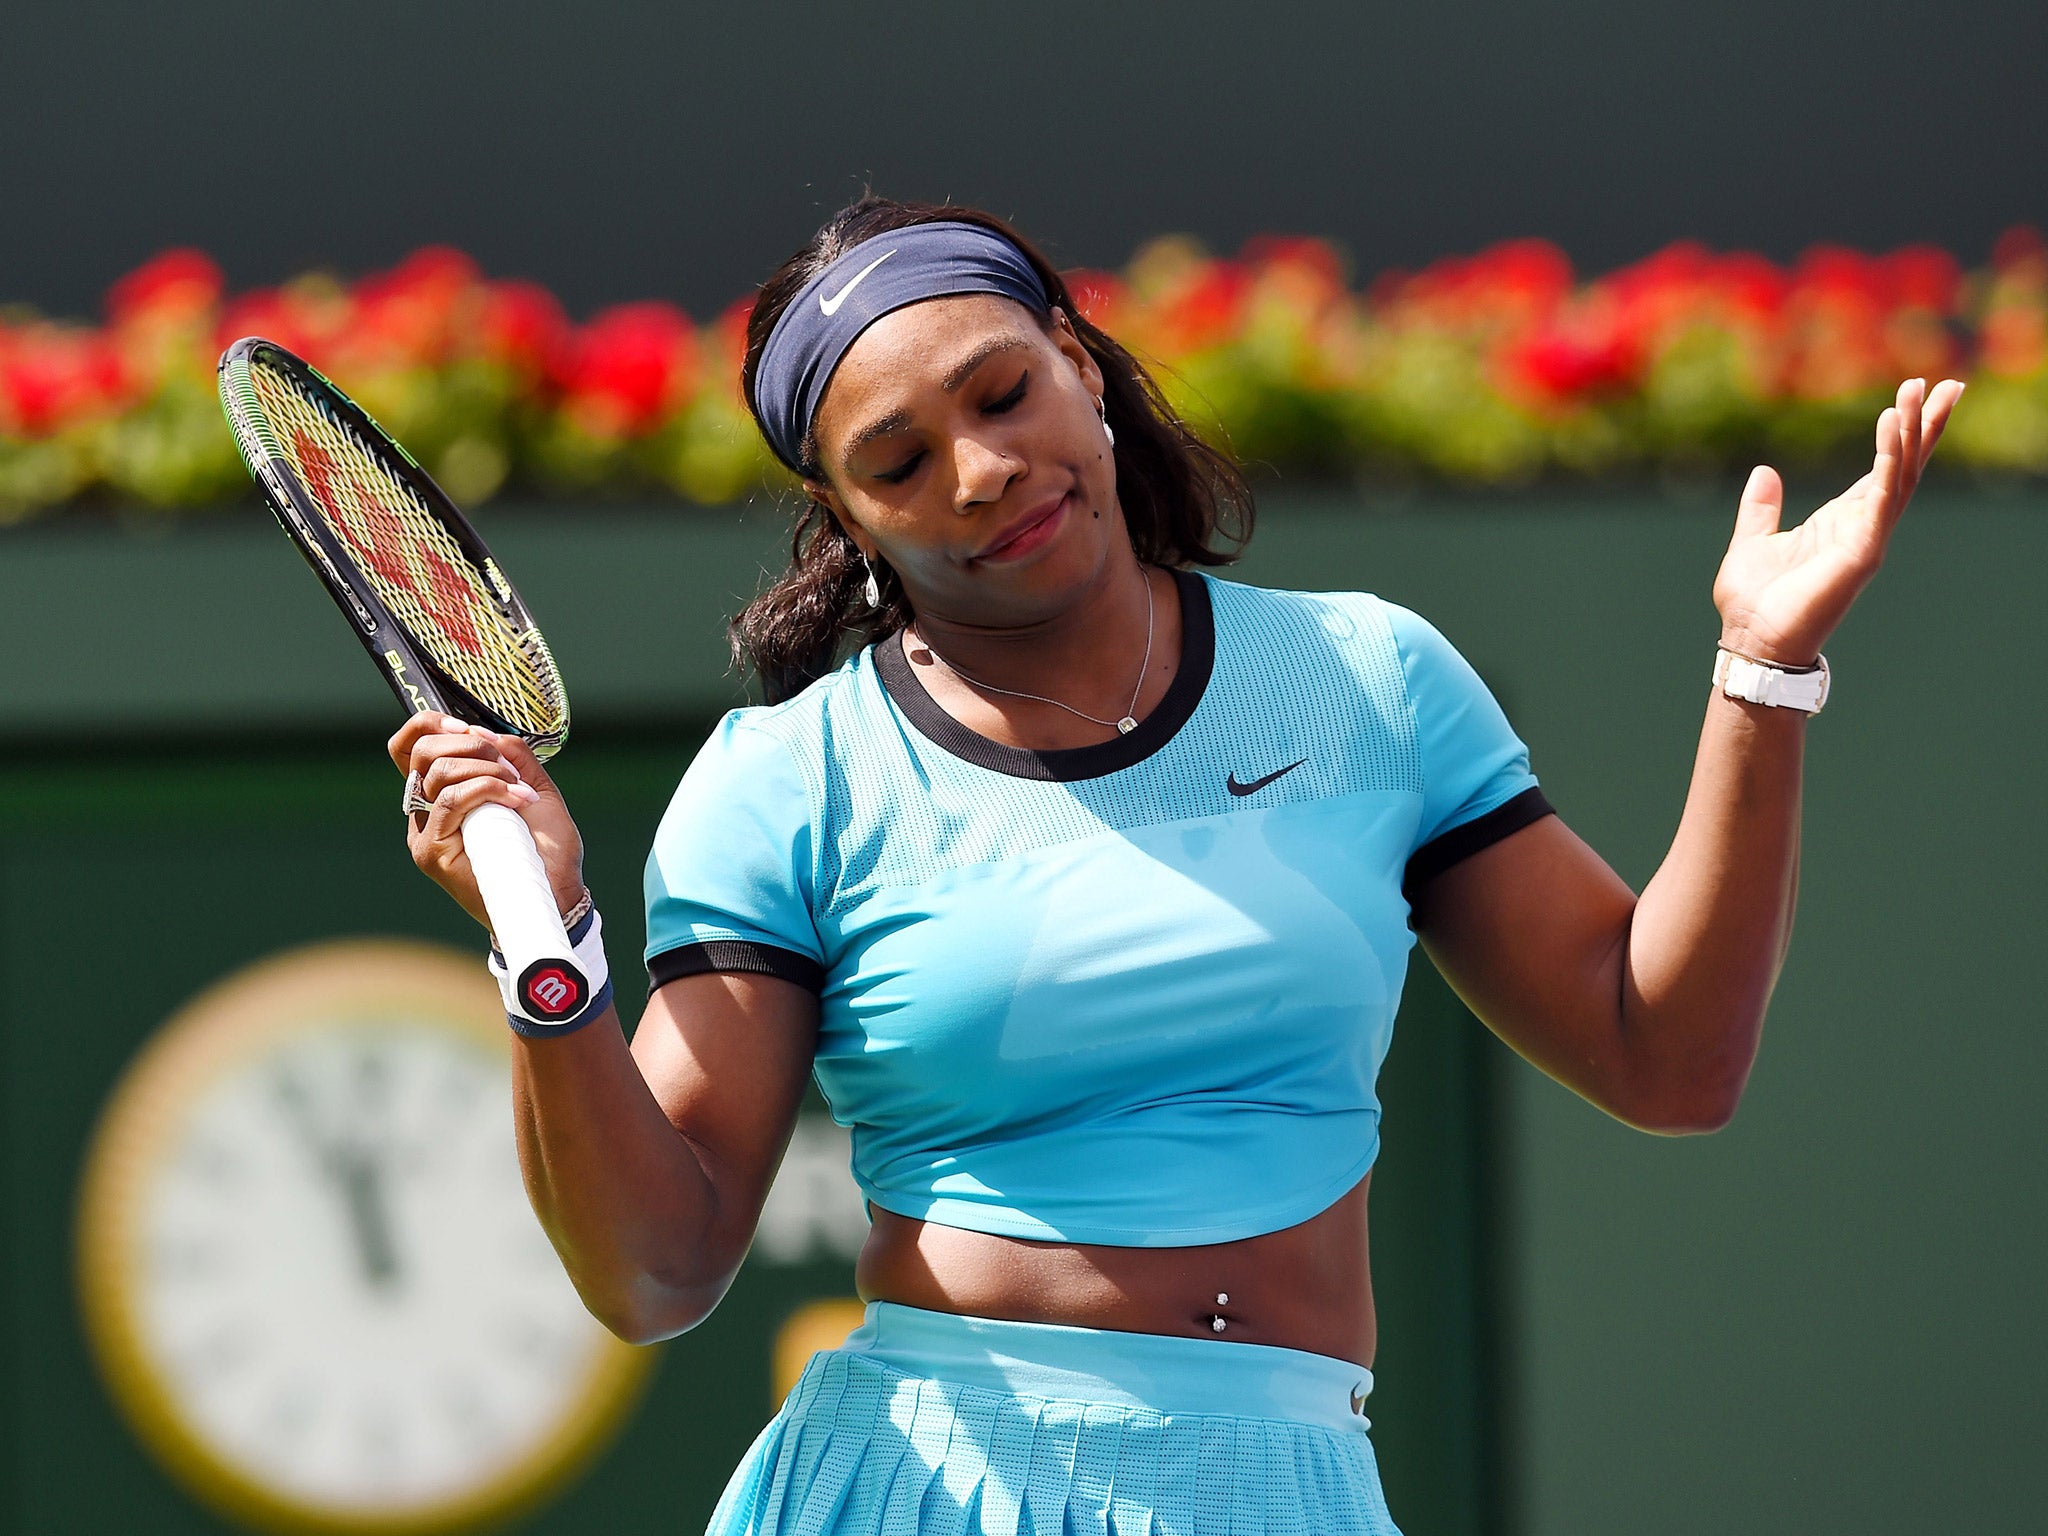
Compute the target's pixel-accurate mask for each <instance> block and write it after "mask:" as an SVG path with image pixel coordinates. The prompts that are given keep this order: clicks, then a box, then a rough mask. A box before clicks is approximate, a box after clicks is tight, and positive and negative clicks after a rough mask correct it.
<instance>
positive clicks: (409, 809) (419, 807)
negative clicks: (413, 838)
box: [405, 768, 434, 818]
mask: <svg viewBox="0 0 2048 1536" xmlns="http://www.w3.org/2000/svg"><path fill="white" fill-rule="evenodd" d="M433 809H434V802H433V801H431V800H429V799H428V798H427V797H426V796H425V795H423V794H421V793H420V773H419V770H418V769H417V768H415V769H414V770H413V771H412V772H411V773H408V774H407V775H406V776H405V814H406V816H407V817H408V818H410V817H411V816H412V814H413V813H414V812H415V811H427V812H431V811H432V810H433Z"/></svg>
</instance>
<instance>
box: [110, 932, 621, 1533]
mask: <svg viewBox="0 0 2048 1536" xmlns="http://www.w3.org/2000/svg"><path fill="white" fill-rule="evenodd" d="M81 1232H82V1240H83V1252H82V1255H81V1258H82V1276H81V1279H82V1283H83V1287H84V1294H85V1299H86V1309H87V1317H88V1321H89V1322H90V1323H91V1325H92V1332H93V1335H94V1340H95V1344H96V1345H97V1346H98V1351H99V1354H100V1357H101V1360H102V1362H103V1364H104V1365H105V1366H106V1368H107V1374H108V1377H109V1381H110V1384H111V1385H112V1386H113V1388H114V1390H115V1395H116V1397H117V1398H118V1399H119V1400H120V1401H121V1402H122V1404H123V1406H124V1407H126V1408H127V1409H128V1410H129V1413H130V1417H131V1419H132V1420H133V1421H134V1422H135V1423H136V1425H137V1427H138V1429H140V1430H141V1431H142V1433H143V1435H144V1438H145V1439H146V1440H147V1441H148V1442H149V1443H150V1444H151V1445H152V1446H153V1447H154V1448H155V1449H156V1450H157V1451H158V1452H159V1454H160V1455H162V1456H163V1457H164V1458H165V1460H166V1461H167V1462H168V1463H169V1464H170V1465H171V1467H172V1468H173V1470H175V1471H177V1472H179V1473H181V1474H182V1475H184V1476H185V1478H186V1479H187V1481H188V1482H190V1483H192V1485H193V1486H194V1487H195V1489H196V1490H197V1491H199V1492H200V1493H202V1494H203V1495H206V1496H209V1497H211V1498H212V1500H213V1501H214V1502H216V1503H223V1504H226V1505H229V1506H232V1507H236V1508H237V1509H238V1510H239V1511H240V1512H241V1513H243V1514H245V1515H249V1514H254V1515H256V1516H257V1517H258V1518H266V1517H267V1519H268V1522H269V1523H271V1524H273V1525H278V1526H283V1527H293V1526H296V1527H298V1528H300V1529H304V1528H307V1527H308V1526H312V1527H317V1528H326V1529H336V1530H401V1529H402V1530H422V1531H424V1530H432V1529H442V1528H448V1527H451V1526H454V1525H459V1524H463V1523H467V1522H468V1521H470V1520H473V1519H475V1518H478V1517H480V1516H482V1515H484V1514H486V1513H493V1512H497V1511H500V1510H502V1509H504V1508H507V1507H509V1506H511V1505H514V1504H517V1503H519V1502H521V1501H522V1500H523V1499H525V1498H530V1497H531V1496H532V1495H533V1494H534V1493H535V1492H537V1491H539V1490H540V1489H541V1488H543V1487H544V1486H546V1485H547V1484H549V1483H550V1482H552V1481H554V1480H555V1479H556V1478H557V1477H559V1476H560V1475H561V1474H562V1473H563V1472H565V1471H566V1470H568V1468H569V1467H570V1466H571V1465H572V1464H573V1463H574V1462H575V1461H577V1460H580V1459H581V1456H582V1454H583V1453H585V1452H587V1451H588V1450H589V1449H591V1448H592V1446H593V1443H594V1442H595V1440H596V1439H598V1438H600V1437H601V1435H602V1432H603V1431H604V1430H605V1429H607V1428H609V1427H610V1425H611V1424H612V1423H614V1422H615V1421H616V1419H617V1418H618V1416H619V1413H620V1412H621V1410H622V1409H623V1408H624V1407H625V1406H626V1405H627V1404H628V1403H629V1402H630V1400H631V1398H632V1396H633V1395H634V1389H635V1387H636V1386H637V1383H638V1379H639V1377H640V1375H641V1368H642V1364H643V1362H644V1360H645V1359H646V1352H645V1351H637V1350H632V1349H629V1348H628V1347H627V1346H625V1345H623V1344H620V1343H619V1342H618V1341H617V1340H615V1339H614V1338H613V1337H612V1336H611V1335H610V1334H608V1333H607V1332H605V1331H604V1329H603V1328H601V1327H600V1326H599V1325H598V1324H597V1323H596V1322H595V1321H593V1320H592V1319H591V1317H590V1315H589V1313H588V1312H587V1311H585V1309H584V1307H583V1305H582V1303H581V1301H580V1300H578V1298H577V1296H576V1293H575V1291H574V1289H573V1288H572V1287H571V1286H570V1284H569V1281H568V1278H567V1277H566V1275H565V1274H564V1273H563V1270H562V1266H561V1263H560V1260H559V1259H557V1257H556V1256H555V1253H554V1251H553V1249H552V1248H551V1247H550V1246H549V1244H548V1241H547V1238H546V1236H545V1235H544V1234H543V1233H542V1231H541V1229H540V1225H539V1223H538V1221H537V1220H536V1219H535V1217H534V1215H533V1212H532V1210H531V1209H530V1208H529V1206H528V1204H527V1200H526V1194H525V1190H524V1188H523V1187H522V1185H521V1182H520V1177H519V1164H518V1158H517V1154H516V1151H515V1148H514V1144H513V1133H512V1117H511V1110H510V1054H509V1049H508V1046H507V1043H506V1030H505V1026H504V1021H503V1017H502V1014H501V1012H500V1010H499V1006H498V999H497V994H496V989H495V988H494V987H493V986H492V985H491V983H490V981H489V980H488V978H486V977H485V976H484V974H483V969H482V966H481V965H480V964H479V963H478V962H477V961H476V960H475V959H474V958H473V957H471V956H467V955H457V954H453V953H451V952H444V951H438V950H430V949H426V948H424V947H423V946H417V945H400V944H360V943H359V944H348V945H329V946H322V947H320V948H318V949H315V950H310V951H300V952H298V953H296V954H294V955H292V956H287V957H284V958H283V959H280V960H275V961H270V962H266V963H265V964H263V965H262V966H259V967H257V968H255V969H254V970H253V971H251V972H245V973H243V974H242V975H241V976H239V977H236V978H233V979H231V980H230V981H229V982H227V983H225V984H224V985H223V986H222V987H219V988H216V989H215V990H214V991H213V992H211V993H209V994H207V996H206V997H204V998H202V999H200V1000H199V1001H198V1002H197V1003H195V1004H194V1005H193V1006H192V1007H191V1008H188V1009H187V1010H186V1011H185V1012H184V1013H182V1014H180V1015H179V1017H178V1018H176V1019H174V1020H173V1021H171V1023H170V1024H168V1025H167V1026H165V1029H164V1030H163V1031H162V1033H161V1034H160V1035H159V1037H158V1039H157V1041H156V1042H155V1043H154V1044H153V1045H152V1047H151V1048H150V1049H149V1050H148V1051H147V1052H146V1053H145V1054H144V1056H143V1058H142V1059H141V1060H140V1061H139V1062H138V1063H137V1065H136V1066H135V1067H134V1068H133V1069H131V1072H130V1075H129V1077H128V1079H127V1080H126V1081H124V1083H123V1084H122V1086H121V1087H120V1088H119V1089H118V1090H117V1091H116V1094H115V1096H114V1098H113V1100H112V1101H110V1105H109V1109H108V1113H107V1115H106V1117H105V1119H104V1121H103V1123H102V1128H101V1130H100V1132H99V1139H98V1144H97V1145H96V1147H95V1151H94V1156H93V1160H92V1164H91V1166H90V1168H89V1171H88V1177H87V1181H86V1190H85V1203H84V1210H83V1220H82V1222H81Z"/></svg>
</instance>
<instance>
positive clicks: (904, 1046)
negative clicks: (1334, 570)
mask: <svg viewBox="0 0 2048 1536" xmlns="http://www.w3.org/2000/svg"><path fill="white" fill-rule="evenodd" d="M1176 579H1177V581H1178V582H1179V585H1180V589H1181V607H1182V616H1183V622H1182V630H1183V637H1182V654H1181V664H1180V668H1179V671H1178V673H1177V675H1176V677H1175V679H1174V682H1173V684H1172V686H1171V688H1170V689H1169V691H1168V693H1167V696H1166V698H1165V699H1164V700H1162V701H1161V703H1160V704H1159V705H1158V706H1157V707H1156V708H1155V709H1154V710H1153V711H1152V713H1151V714H1150V715H1148V716H1147V717H1146V719H1145V720H1144V721H1142V722H1141V723H1140V725H1139V727H1138V729H1137V730H1135V731H1133V732H1132V733H1131V734H1130V735H1129V736H1125V737H1122V738H1119V739H1118V740H1116V741H1112V742H1108V743H1104V744H1102V745H1100V746H1091V747H1082V748H1076V749H1073V750H1070V751H1058V752H1027V751H1023V750H1020V749H1017V748H1012V747H1005V746H1001V745H999V744H997V743H994V742H991V741H989V740H987V738H985V737H982V736H979V735H977V734H975V733H973V732H971V731H969V730H967V729H966V728H965V727H963V726H961V725H960V724H959V723H958V722H957V721H955V720H953V719H952V717H951V716H949V715H947V714H945V713H944V711H943V710H941V709H939V708H938V706H937V705H936V704H934V703H933V701H932V700H931V698H930V696H929V695H928V694H926V693H925V691H924V689H923V687H922V685H921V684H920V683H919V682H918V681H917V678H916V676H915V674H914V673H913V671H912V669H911V668H910V666H909V664H908V663H907V662H906V661H905V660H904V658H903V655H902V649H901V646H900V645H898V644H897V643H896V642H894V641H893V640H892V641H887V642H884V643H883V644H881V645H879V646H873V647H869V648H868V649H866V650H863V651H862V652H861V653H860V654H859V655H858V656H856V657H855V658H854V659H853V660H851V661H849V662H848V663H847V664H846V665H844V666H843V667H841V668H839V669H838V670H837V671H836V672H834V673H832V674H831V675H830V676H828V677H826V678H823V679H821V680H820V681H819V682H817V683H816V684H814V685H813V686H811V687H810V688H808V689H806V690H805V691H804V692H803V693H802V694H800V695H799V696H797V697H796V698H794V699H791V700H789V701H788V702H786V703H784V704H780V705H776V706H773V707H769V708H759V709H741V710H735V711H733V712H732V713H731V714H729V715H727V716H726V717H725V719H724V720H723V722H721V724H720V725H719V727H718V729H717V730H716V731H715V732H714V733H713V734H712V736H711V739H710V740H709V741H708V742H706V743H705V745H704V748H703V750H702V751H701V752H700V753H699V754H698V756H697V758H696V760H695V761H694V762H693V763H692V764H691V766H690V769H689V771H688V773H686V774H685V775H684V777H683V781H682V784H681V786H680V787H679V788H678V789H677V791H676V795H675V799H674V801H673V802H672V803H671V805H670V807H669V810H668V813H667V815H666V816H664V818H663V819H662V823H661V828H660V831H659V832H658V833H657V834H656V837H655V843H654V850H653V852H652V854H651V855H650V857H649V859H648V863H647V931H648V947H647V955H648V961H649V970H650V972H651V973H652V977H653V979H654V981H655V983H656V984H657V985H659V984H661V983H664V982H666V981H669V980H672V979H674V978H675V977H677V976H683V975H689V974H691V973H693V972H698V971H706V970H743V971H757V972H767V973H770V974H774V975H779V976H784V977H787V978H788V979H790V980H793V981H797V982H800V983H802V984H804V985H807V986H811V987H814V988H815V989H816V990H817V991H818V994H819V1005H820V1026H819V1035H818V1051H817V1060H816V1073H817V1079H818V1085H819V1087H820V1089H821V1090H822V1091H823V1093H824V1095H825V1098H826V1101H827V1102H828V1103H829V1105H830V1106H831V1109H832V1114H833V1117H834V1118H835V1119H836V1120H838V1121H839V1122H840V1123H841V1124H842V1125H845V1126H847V1127H849V1128H850V1130H851V1133H852V1144H853V1175H854V1178H855V1180H856V1181H857V1182H858V1183H859V1185H860V1187H861V1189H862V1191H863V1192H864V1193H865V1194H866V1196H867V1198H868V1199H870V1200H872V1201H873V1202H874V1203H875V1204H876V1205H877V1206H880V1207H882V1208H883V1209H885V1210H890V1211H896V1212H898V1213H900V1214H902V1215H906V1216H914V1217H922V1218H925V1219H927V1220H930V1221H936V1222H942V1223H945V1224H946V1225H949V1226H956V1227H966V1228H970V1229H973V1230H975V1231H981V1232H993V1233H1001V1234H1005V1235H1008V1236H1012V1237H1023V1238H1037V1239H1042V1240H1051V1241H1062V1242H1075V1243H1108V1244H1116V1245H1121V1246H1134V1247H1169V1246H1180V1245H1188V1244H1196V1243H1218V1242H1228V1241H1233V1240H1235V1239H1238V1238H1243V1237H1250V1236H1253V1235H1255V1234H1258V1233H1262V1232H1272V1231H1277V1230H1279V1229H1281V1228H1283V1227H1289V1226H1293V1225H1295V1224H1296V1223H1298V1222H1301V1221H1305V1220H1307V1219H1308V1218H1309V1217H1311V1216H1313V1215H1315V1214H1316V1213H1317V1212H1318V1211H1321V1210H1323V1209H1324V1208H1325V1207H1327V1206H1328V1205H1330V1204H1331V1203H1332V1202H1333V1201H1335V1200H1336V1199H1337V1197H1338V1196H1340V1195H1341V1194H1343V1193H1344V1192H1345V1191H1346V1190H1347V1189H1349V1188H1350V1187H1351V1186H1352V1185H1353V1184H1355V1183H1356V1182H1357V1181H1358V1180H1359V1179H1360V1178H1361V1177H1363V1176H1364V1174H1365V1172H1366V1171H1367V1170H1368V1169H1369V1168H1370V1167H1371V1166H1372V1163H1373V1159H1374V1157H1375V1155H1376V1154H1377V1152H1378V1150H1379V1119H1380V1106H1379V1100H1378V1097H1377V1096H1376V1094H1375V1092H1374V1085H1375V1080H1376V1079H1377V1077H1378V1074H1379V1068H1380V1063H1381V1061H1382V1060H1383V1059H1384V1057H1385V1055H1386V1051H1387V1045H1388V1041H1389V1038H1390V1036H1391V1034H1392V1030H1393V1023H1394V1012H1395V1008H1396V1006H1397V1004H1398V1003H1399V1000H1400V994H1401V984H1402V980H1403V978H1404V976H1405V974H1406V971H1407V965H1408V952H1409V950H1410V949H1411V948H1412V947H1413V945H1414V942H1415V936H1414V933H1413V932H1412V930H1411V929H1410V928H1409V926H1408V916H1409V903H1408V900H1407V897H1406V896H1405V895H1404V889H1403V887H1404V880H1405V881H1406V882H1408V887H1407V888H1408V890H1409V891H1410V892H1412V891H1413V890H1415V889H1416V888H1417V885H1418V884H1419V883H1420V882H1421V881H1422V880H1425V879H1427V878H1429V877H1430V876H1431V875H1433V874H1435V873H1436V872H1438V871H1439V870H1441V869H1442V868H1443V867H1444V866H1445V865H1447V864H1450V863H1453V862H1455V861H1456V860H1457V859H1459V858H1461V857H1464V856H1465V855H1467V854H1470V853H1472V852H1474V851H1476V850H1477V849H1479V848H1481V847H1484V846H1486V845H1487V844H1488V843H1489V842H1492V841H1494V840H1495V839H1497V838H1499V837H1503V836H1505V835H1507V834H1508V833H1509V832H1512V831H1515V830H1517V829H1518V828H1520V827H1522V826H1525V825H1527V824H1528V823H1529V822H1531V821H1533V820H1535V819H1537V818H1538V817H1540V816H1542V815H1544V814H1546V813H1547V812H1548V810H1549V807H1548V805H1546V804H1545V803H1544V800H1543V795H1542V791H1541V790H1539V789H1537V788H1536V779H1535V776H1534V775H1533V774H1532V773H1531V772H1530V770H1529V760H1528V750H1527V748H1525V747H1524V746H1523V744H1522V743H1521V741H1520V740H1519V739H1517V737H1516V735H1515V733H1514V731H1513V730H1512V728H1511V727H1510V726H1509V724H1508V721H1507V719H1506V717H1505V716H1504V715H1503V714H1502V712H1501V709H1500V707H1499V705H1498V704H1497V703H1495V701H1494V699H1493V696H1492V695H1491V694H1490V693H1489V692H1488V691H1487V688H1486V685H1485V684H1484V683H1482V682H1481V681H1480V679H1479V676H1478V674H1477V673H1475V672H1474V671H1473V670H1472V668H1471V666H1470V665H1469V664H1468V663H1467V662H1466V661H1465V660H1464V658H1463V657H1461V656H1460V655H1459V654H1458V653H1457V651H1455V650H1454V649H1453V648H1452V647H1451V645H1450V643H1449V642H1448V641H1447V640H1445V639H1444V637H1443V636H1442V635H1441V634H1439V633H1438V632H1437V631H1436V630H1435V629H1434V628H1432V627H1431V626H1430V625H1429V624H1428V623H1427V622H1425V621H1424V620H1423V619H1421V618H1419V617H1418V616H1416V615H1415V614H1414V613H1411V612H1409V611H1408V610H1407V609H1405V608H1401V607H1397V606H1396V605H1394V604H1392V603H1388V602H1384V601H1382V600H1381V599H1379V598H1377V597H1374V596H1372V595H1370V594H1364V593H1332V594H1309V593H1299V592H1274V591H1267V590H1263V589H1261V588H1257V587H1250V586H1244V585H1240V584H1238V583H1235V582H1229V581H1222V580H1218V579H1216V578H1214V577H1209V576H1194V575H1188V574H1185V573H1182V574H1179V575H1178V576H1177V577H1176Z"/></svg>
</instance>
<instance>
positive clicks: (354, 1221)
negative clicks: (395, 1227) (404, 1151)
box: [334, 1152, 400, 1290]
mask: <svg viewBox="0 0 2048 1536" xmlns="http://www.w3.org/2000/svg"><path fill="white" fill-rule="evenodd" d="M334 1162H335V1169H334V1171H335V1175H336V1177H337V1179H338V1180H339V1182H340V1184H341V1193H342V1198H343V1200H344V1201H345V1202H346V1203H347V1205H348V1216H349V1227H350V1229H351V1230H352V1231H353V1232H354V1233H355V1239H356V1257H357V1258H359V1259H360V1260H361V1261H362V1265H363V1278H364V1279H365V1280H367V1281H368V1282H369V1283H370V1285H371V1286H372V1287H373V1288H376V1289H379V1290H381V1289H384V1288H386V1287H390V1286H395V1285H397V1284H398V1282H399V1278H400V1275H399V1268H398V1245H397V1244H396V1243H395V1242H394V1241H393V1240H392V1232H391V1205H390V1202H389V1201H388V1200H386V1199H385V1198H384V1167H383V1165H382V1164H381V1163H379V1162H378V1161H377V1160H376V1159H375V1158H373V1157H368V1156H365V1155H364V1154H362V1153H361V1152H350V1153H347V1154H345V1155H342V1156H339V1157H337V1158H336V1159H335V1160H334Z"/></svg>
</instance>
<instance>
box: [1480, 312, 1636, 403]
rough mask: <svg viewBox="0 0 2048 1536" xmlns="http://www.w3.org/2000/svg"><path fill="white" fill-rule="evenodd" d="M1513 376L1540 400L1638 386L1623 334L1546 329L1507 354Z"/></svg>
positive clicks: (1566, 398) (1631, 354) (1632, 356)
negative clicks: (1632, 384) (1633, 384)
mask: <svg viewBox="0 0 2048 1536" xmlns="http://www.w3.org/2000/svg"><path fill="white" fill-rule="evenodd" d="M1506 361H1507V366H1508V370H1509V373H1510V375H1511V376H1512V377H1513V378H1514V379H1515V380H1516V381H1517V382H1518V383H1520V384H1522V385H1523V386H1524V387H1525V388H1528V389H1530V390H1531V391H1533V393H1535V394H1536V395H1537V396H1538V397H1539V398H1541V399H1546V400H1550V401H1555V402H1564V401H1571V400H1577V399H1580V398H1583V397H1586V396H1591V395H1597V394H1606V393H1611V392H1613V391H1615V390H1619V389H1622V388H1625V387H1626V386H1628V385H1629V384H1631V383H1632V382H1634V377H1635V371H1636V358H1635V351H1634V348H1632V347H1631V346H1630V345H1629V344H1628V343H1627V341H1626V340H1625V339H1624V338H1623V337H1621V336H1620V335H1617V334H1613V333H1608V334H1604V335H1601V334H1574V333H1573V332H1571V331H1569V330H1564V329H1546V330H1542V331H1538V332H1536V333H1534V334H1532V335H1530V336H1527V337H1524V338H1523V339H1522V341H1521V342H1519V343H1518V344H1517V345H1515V346H1514V347H1512V348H1511V349H1510V350H1509V352H1508V354H1507V359H1506Z"/></svg>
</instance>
